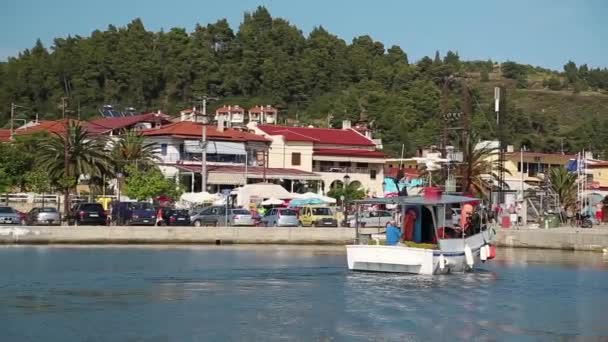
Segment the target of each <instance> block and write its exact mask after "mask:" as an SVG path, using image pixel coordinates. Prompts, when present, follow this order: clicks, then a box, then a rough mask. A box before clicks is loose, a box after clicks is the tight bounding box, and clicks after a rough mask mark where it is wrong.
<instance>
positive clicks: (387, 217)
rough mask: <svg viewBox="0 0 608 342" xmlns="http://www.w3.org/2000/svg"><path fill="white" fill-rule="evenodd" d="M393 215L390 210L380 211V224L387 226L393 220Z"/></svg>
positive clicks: (380, 225)
mask: <svg viewBox="0 0 608 342" xmlns="http://www.w3.org/2000/svg"><path fill="white" fill-rule="evenodd" d="M392 218H393V215H391V213H390V212H388V211H379V212H378V226H379V227H386V224H387V223H389V222H390V221H391V219H392Z"/></svg>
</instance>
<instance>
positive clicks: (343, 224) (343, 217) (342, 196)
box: [340, 195, 346, 227]
mask: <svg viewBox="0 0 608 342" xmlns="http://www.w3.org/2000/svg"><path fill="white" fill-rule="evenodd" d="M345 199H346V198H345V197H344V195H340V203H342V227H346V202H344V200H345Z"/></svg>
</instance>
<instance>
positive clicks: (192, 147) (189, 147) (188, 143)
mask: <svg viewBox="0 0 608 342" xmlns="http://www.w3.org/2000/svg"><path fill="white" fill-rule="evenodd" d="M184 150H185V151H186V152H188V153H202V152H203V150H202V149H201V141H200V140H184Z"/></svg>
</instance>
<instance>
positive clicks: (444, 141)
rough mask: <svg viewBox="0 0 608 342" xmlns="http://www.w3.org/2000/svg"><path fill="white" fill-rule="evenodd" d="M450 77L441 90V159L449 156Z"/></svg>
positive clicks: (446, 79)
mask: <svg viewBox="0 0 608 342" xmlns="http://www.w3.org/2000/svg"><path fill="white" fill-rule="evenodd" d="M449 82H450V79H449V77H446V78H445V80H444V82H443V87H442V88H441V116H442V118H443V133H442V137H441V158H446V156H447V150H446V149H447V145H448V120H447V115H448V92H449Z"/></svg>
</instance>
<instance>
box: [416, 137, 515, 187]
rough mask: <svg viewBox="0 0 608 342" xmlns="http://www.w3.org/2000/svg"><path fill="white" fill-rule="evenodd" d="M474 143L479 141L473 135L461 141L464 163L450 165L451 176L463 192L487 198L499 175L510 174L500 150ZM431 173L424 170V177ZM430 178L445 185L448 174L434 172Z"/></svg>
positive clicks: (460, 147)
mask: <svg viewBox="0 0 608 342" xmlns="http://www.w3.org/2000/svg"><path fill="white" fill-rule="evenodd" d="M474 141H478V140H477V137H476V135H473V134H472V135H471V136H470V137H465V138H464V139H462V140H460V141H459V149H460V151H461V152H462V162H456V163H454V164H452V165H450V174H452V175H453V176H454V178H455V179H456V181H457V184H458V185H459V186H458V188H459V190H460V191H461V192H464V193H470V194H474V195H477V196H481V197H484V198H487V197H489V195H490V192H491V190H492V187H493V185H494V184H498V182H499V179H500V177H499V176H498V173H500V171H501V170H502V171H503V172H504V173H507V174H510V172H509V170H507V169H506V168H505V167H504V166H503V165H502V164H501V163H500V160H499V158H498V155H499V150H498V148H493V147H491V146H489V144H487V145H483V146H475V145H476V144H475V143H474ZM429 173H430V172H429V171H428V170H425V168H423V171H422V176H423V177H424V176H426V177H429ZM430 176H432V178H433V183H435V184H444V183H445V177H446V174H444V173H442V172H433V173H430Z"/></svg>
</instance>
